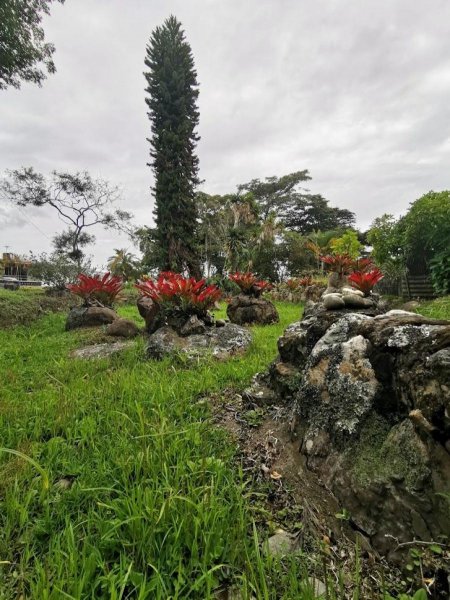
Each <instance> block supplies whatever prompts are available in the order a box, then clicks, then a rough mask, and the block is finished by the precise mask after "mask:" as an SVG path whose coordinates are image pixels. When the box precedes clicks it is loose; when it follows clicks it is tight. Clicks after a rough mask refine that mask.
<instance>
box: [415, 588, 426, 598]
mask: <svg viewBox="0 0 450 600" xmlns="http://www.w3.org/2000/svg"><path fill="white" fill-rule="evenodd" d="M412 600H428V595H427V593H426V591H425V590H424V589H423V588H422V589H421V590H417V592H416V593H415V594H414V596H413V597H412Z"/></svg>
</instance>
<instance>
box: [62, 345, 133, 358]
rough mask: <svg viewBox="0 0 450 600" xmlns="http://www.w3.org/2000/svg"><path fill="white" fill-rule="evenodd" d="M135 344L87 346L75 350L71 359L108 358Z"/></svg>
mask: <svg viewBox="0 0 450 600" xmlns="http://www.w3.org/2000/svg"><path fill="white" fill-rule="evenodd" d="M132 344H133V342H114V343H113V344H94V345H93V346H86V347H85V348H79V349H77V350H74V351H73V352H72V353H71V354H70V356H71V358H84V359H94V358H106V357H108V356H111V355H112V354H116V353H117V352H121V351H122V350H125V349H126V348H129V347H130V346H131V345H132Z"/></svg>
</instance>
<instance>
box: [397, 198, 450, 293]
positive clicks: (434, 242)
mask: <svg viewBox="0 0 450 600" xmlns="http://www.w3.org/2000/svg"><path fill="white" fill-rule="evenodd" d="M402 229H403V231H402V233H403V239H404V245H405V253H406V257H407V265H408V267H409V268H410V269H411V270H413V269H421V268H426V267H428V268H430V270H431V274H432V279H433V284H434V287H435V289H436V291H437V292H438V293H447V292H448V291H449V289H450V280H449V278H450V191H448V190H446V191H443V192H433V191H431V192H428V194H425V195H424V196H422V197H421V198H419V199H418V200H416V201H415V202H413V203H412V204H411V206H410V209H409V211H408V212H407V214H406V215H405V216H404V217H403V219H402Z"/></svg>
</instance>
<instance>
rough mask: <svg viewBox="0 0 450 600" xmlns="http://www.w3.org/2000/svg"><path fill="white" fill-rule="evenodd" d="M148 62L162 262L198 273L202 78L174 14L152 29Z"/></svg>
mask: <svg viewBox="0 0 450 600" xmlns="http://www.w3.org/2000/svg"><path fill="white" fill-rule="evenodd" d="M145 65H146V67H147V68H148V71H147V72H146V73H144V75H145V78H146V80H147V88H146V92H147V94H148V97H147V98H146V100H145V102H146V103H147V106H148V108H149V113H148V116H149V119H150V121H151V131H152V137H151V139H150V140H149V141H150V143H151V145H152V149H151V151H150V156H151V159H152V161H151V163H150V166H152V168H153V171H154V174H155V187H154V188H153V191H154V192H155V201H156V205H155V210H154V215H155V221H156V231H155V241H156V243H157V245H158V247H159V249H160V265H159V266H160V268H161V269H162V270H173V271H177V272H183V271H184V270H185V269H188V270H189V271H190V272H191V273H192V274H193V275H196V276H198V275H199V274H200V263H199V258H198V249H197V246H196V225H197V210H196V205H195V193H194V190H195V187H196V185H197V184H198V183H199V180H198V158H197V156H196V154H195V147H196V145H197V142H198V140H199V139H200V138H199V136H198V135H197V133H196V128H197V125H198V121H199V111H198V108H197V98H198V83H197V73H196V71H195V68H194V59H193V56H192V51H191V48H190V46H189V44H188V42H187V41H186V39H185V35H184V31H183V30H182V29H181V23H180V22H179V21H178V20H177V19H176V18H175V17H174V16H170V17H169V18H168V19H167V20H166V21H165V22H164V24H163V25H162V26H161V27H157V28H156V29H155V31H154V32H153V33H152V35H151V38H150V42H149V44H148V46H147V53H146V58H145Z"/></svg>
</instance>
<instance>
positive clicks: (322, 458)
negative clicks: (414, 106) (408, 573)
mask: <svg viewBox="0 0 450 600" xmlns="http://www.w3.org/2000/svg"><path fill="white" fill-rule="evenodd" d="M359 300H364V299H363V298H361V297H359ZM378 311H379V305H375V306H373V307H363V308H357V309H353V311H351V309H349V308H343V309H342V308H341V309H339V310H326V308H325V307H324V305H321V304H316V305H308V306H307V308H306V310H305V313H304V318H303V320H302V321H300V322H298V323H294V324H292V325H291V326H290V327H288V328H287V330H286V331H285V333H284V335H283V336H282V337H281V338H280V339H279V341H278V348H279V352H280V357H279V360H278V361H277V362H276V363H274V364H273V365H271V367H270V370H269V376H270V377H269V382H270V387H271V389H273V390H274V391H275V392H276V394H277V395H278V396H279V397H278V399H277V398H275V399H274V402H276V403H277V404H279V403H282V402H283V401H286V400H288V401H289V402H291V403H293V412H294V414H293V415H292V417H293V423H294V425H293V430H292V433H293V435H295V437H296V438H297V439H298V440H299V442H300V447H301V452H302V454H303V455H304V458H303V460H304V461H305V464H306V468H308V469H309V470H311V471H313V472H314V473H316V474H317V475H318V477H320V480H321V481H322V482H323V484H324V485H325V486H327V487H328V488H329V489H330V490H331V491H332V493H333V494H334V495H335V496H336V497H337V499H338V500H339V503H340V505H341V506H344V507H345V508H346V509H347V510H348V511H349V513H350V514H351V517H352V521H353V522H354V524H355V525H356V527H357V528H358V529H359V531H360V532H363V533H365V534H366V535H367V536H368V537H369V538H370V543H371V545H372V547H373V548H374V551H376V552H380V553H384V554H387V555H388V557H389V558H391V559H395V558H396V557H398V558H400V559H401V560H403V559H402V557H401V556H399V552H400V550H398V549H397V543H396V542H395V543H392V539H391V538H386V534H387V533H388V534H390V535H392V536H395V538H398V540H399V541H400V542H407V541H409V540H411V539H413V538H416V539H424V540H432V539H438V537H439V536H449V535H450V514H449V512H448V508H447V506H446V505H444V503H442V502H441V501H440V500H439V497H440V496H439V494H445V493H446V492H447V493H448V481H449V480H450V455H449V451H450V322H448V321H445V320H442V321H438V320H434V319H429V318H426V317H423V316H421V315H418V314H415V313H409V312H406V311H398V310H395V311H389V312H388V313H386V314H384V315H380V314H379V313H378ZM284 367H285V368H286V369H287V370H288V371H290V370H293V372H294V373H295V371H296V376H295V377H292V379H291V381H290V385H289V387H287V386H285V385H284V382H283V376H282V374H283V371H284ZM292 398H293V402H292ZM380 515H382V518H381V517H380ZM405 548H407V546H405ZM401 551H403V550H401Z"/></svg>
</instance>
